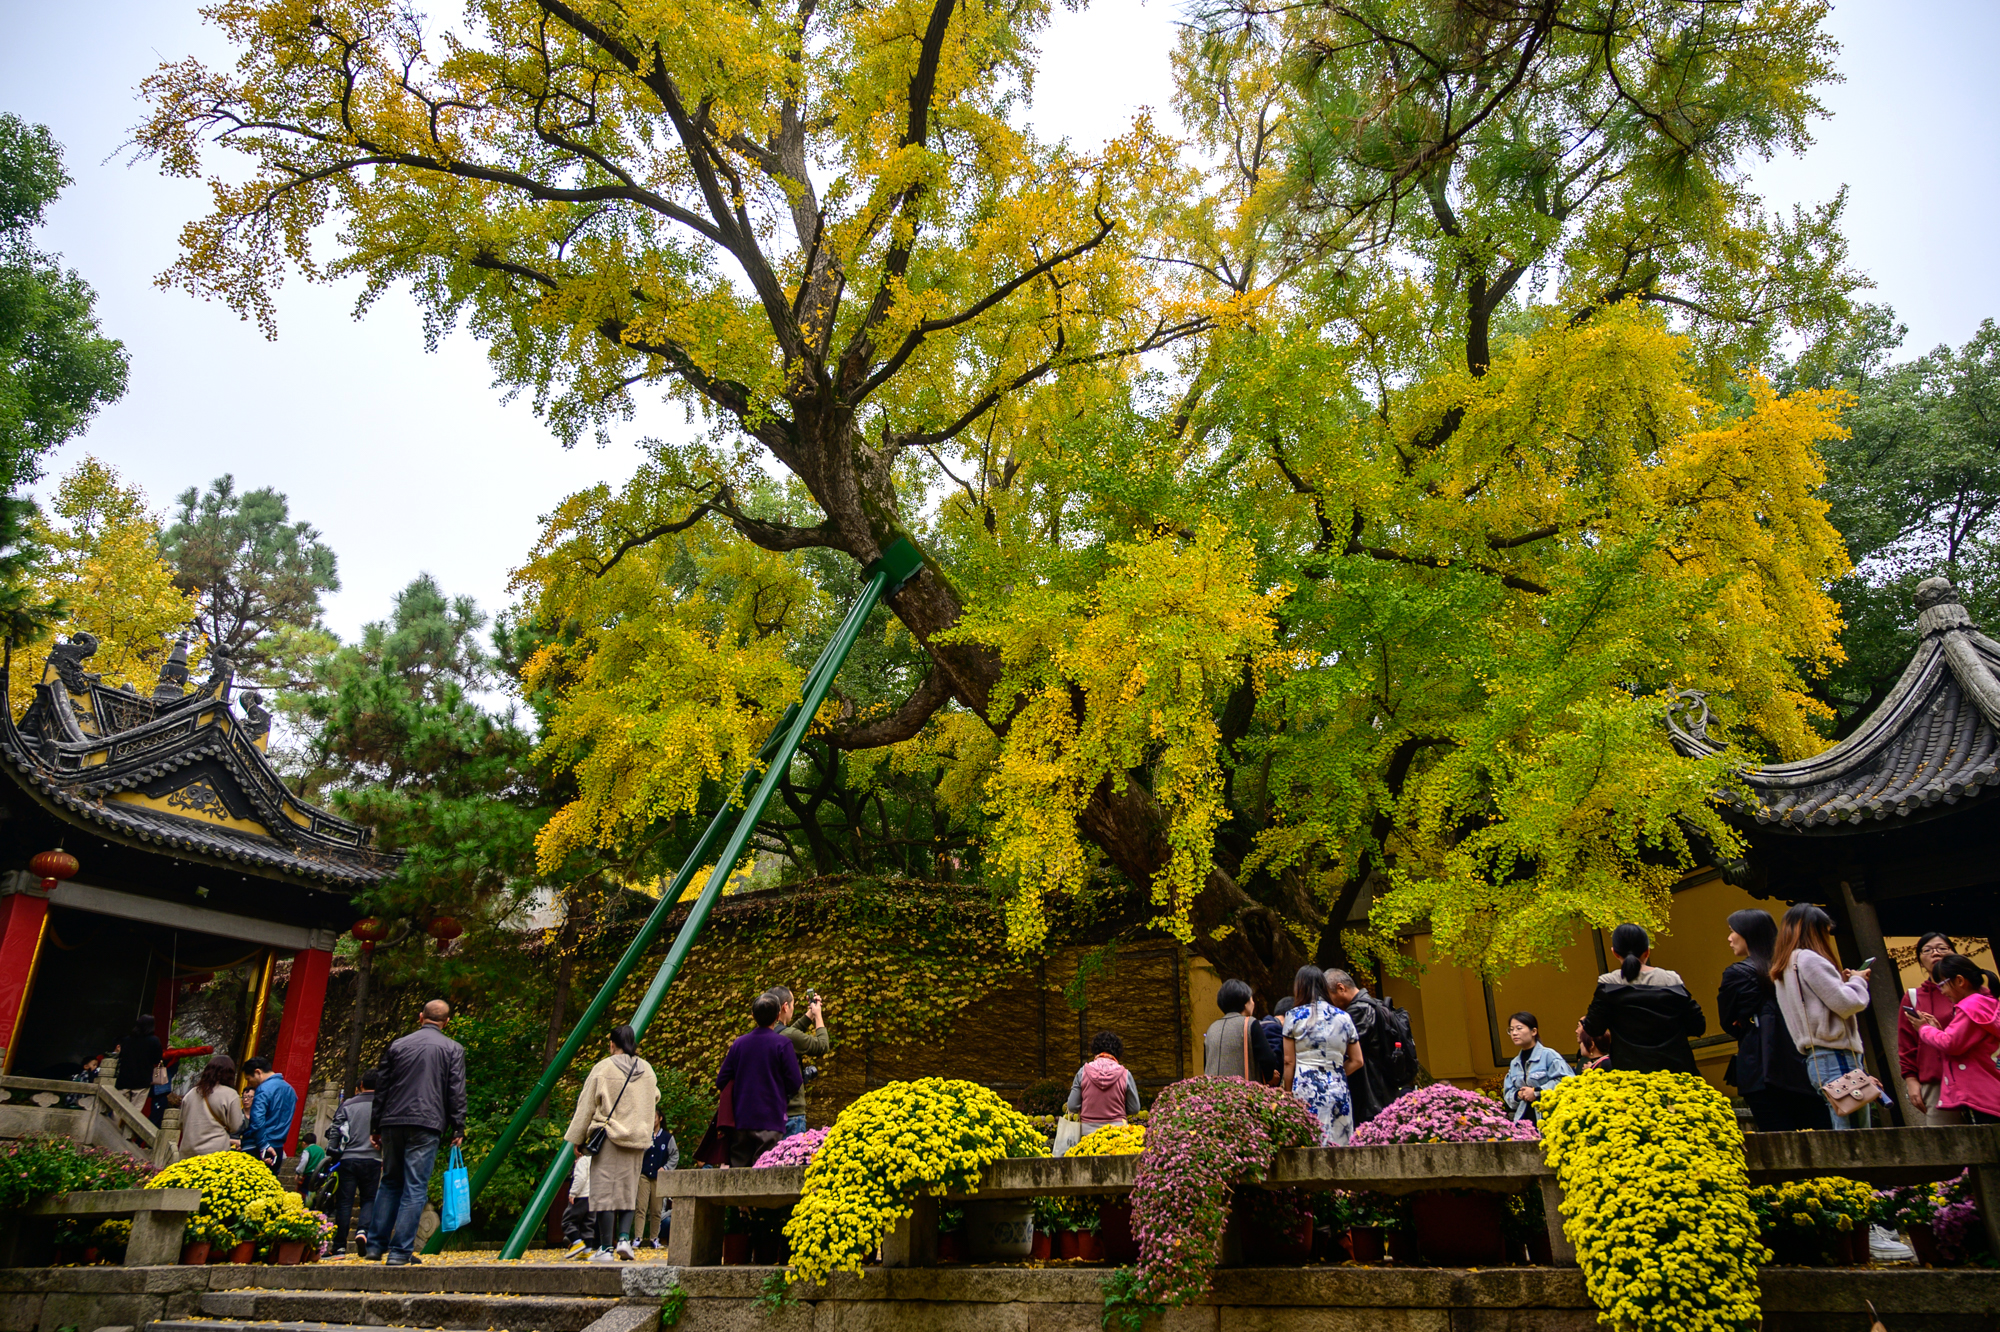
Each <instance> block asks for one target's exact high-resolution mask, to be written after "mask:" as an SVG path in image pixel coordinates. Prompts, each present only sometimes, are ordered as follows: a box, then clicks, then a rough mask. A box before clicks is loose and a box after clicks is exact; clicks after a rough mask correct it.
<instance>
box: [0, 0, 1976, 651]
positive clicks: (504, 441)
mask: <svg viewBox="0 0 2000 1332" xmlns="http://www.w3.org/2000/svg"><path fill="white" fill-rule="evenodd" d="M1177 12H1178V10H1177V9H1176V8H1174V6H1173V3H1172V0H1151V2H1150V3H1140V0H1100V3H1097V4H1094V5H1092V6H1091V8H1090V9H1088V10H1087V11H1085V12H1083V13H1081V14H1071V13H1068V12H1066V11H1059V17H1058V20H1057V22H1056V25H1055V27H1054V29H1053V30H1052V31H1051V32H1050V33H1048V34H1047V35H1046V37H1045V39H1044V41H1043V43H1042V46H1043V52H1044V56H1043V61H1042V71H1041V75H1040V86H1039V89H1038V94H1037V99H1036V104H1035V108H1034V110H1033V113H1032V114H1031V116H1030V119H1032V120H1033V121H1034V122H1035V123H1036V124H1037V125H1039V126H1041V127H1042V128H1043V129H1044V130H1045V131H1054V132H1058V133H1068V134H1070V135H1071V136H1072V137H1073V138H1075V139H1077V140H1078V141H1080V142H1092V143H1095V142H1101V141H1102V140H1103V139H1104V138H1105V137H1107V136H1108V135H1109V134H1110V133H1113V132H1115V131H1116V130H1117V129H1119V128H1122V126H1123V125H1124V124H1126V123H1128V122H1129V120H1130V118H1131V116H1132V114H1133V112H1134V111H1135V110H1136V109H1137V108H1138V107H1139V106H1142V105H1150V106H1153V107H1155V108H1157V109H1160V110H1161V111H1164V110H1165V108H1166V105H1167V100H1168V96H1169V93H1170V91H1171V84H1170V80H1169V76H1168V70H1167V61H1166V53H1167V50H1168V48H1169V46H1170V45H1171V43H1172V40H1173V20H1174V16H1175V15H1176V13H1177ZM1832 29H1833V32H1834V34H1835V36H1836V37H1837V38H1838V39H1839V40H1840V42H1841V44H1842V46H1843V47H1844V51H1843V54H1842V56H1841V61H1840V64H1841V68H1842V69H1843V71H1844V72H1845V74H1846V80H1847V81H1846V82H1845V83H1844V84H1842V85H1839V86H1836V87H1833V88H1831V89H1829V90H1827V93H1826V101H1827V103H1828V106H1829V108H1830V109H1831V110H1832V111H1833V112H1834V118H1833V119H1832V120H1831V121H1829V122H1824V123H1823V124H1822V127H1821V129H1820V131H1819V134H1818V140H1819V141H1818V143H1817V144H1816V145H1815V147H1814V148H1813V150H1812V151H1811V152H1810V153H1808V154H1807V155H1806V156H1805V157H1804V158H1803V159H1797V160H1789V161H1783V162H1777V163H1772V164H1770V165H1769V166H1767V167H1766V168H1764V169H1763V170H1761V171H1760V172H1759V173H1758V181H1759V183H1760V185H1761V186H1762V187H1763V189H1764V191H1765V193H1766V195H1767V197H1768V198H1769V199H1770V200H1771V202H1772V203H1774V204H1790V203H1792V202H1809V201H1816V200H1819V199H1823V198H1826V197H1828V196H1830V195H1831V194H1832V193H1833V192H1834V191H1835V190H1836V189H1838V188H1839V187H1840V186H1841V185H1842V184H1843V183H1844V184H1846V185H1848V186H1849V187H1850V188H1851V197H1850V204H1849V210H1848V215H1847V230H1848V235H1849V236H1850V238H1851V240H1852V244H1853V260H1854V262H1855V263H1856V265H1858V266H1859V267H1860V268H1862V269H1863V270H1864V271H1866V272H1868V273H1869V274H1870V275H1871V276H1873V278H1874V279H1875V281H1876V284H1877V286H1876V291H1875V292H1874V293H1873V296H1872V299H1875V300H1881V301H1887V302H1888V303H1890V304H1891V305H1893V306H1895V308H1896V310H1897V312H1898V313H1899V315H1900V316H1901V317H1902V319H1903V320H1904V322H1906V323H1907V324H1909V326H1910V330H1911V332H1910V339H1909V342H1908V344H1906V347H1905V351H1906V352H1913V351H1916V350H1923V349H1928V348H1929V347H1931V346H1934V345H1936V344H1938V343H1940V342H1950V343H1953V344H1956V343H1961V342H1963V341H1964V340H1965V339H1966V338H1967V337H1968V336H1970V335H1971V333H1972V332H1973V330H1974V329H1975V328H1976V327H1977V326H1978V323H1979V321H1980V320H1981V319H1983V318H1986V317H1988V316H1996V317H2000V272H1996V270H1995V268H1994V266H1993V265H1991V264H1990V263H1987V262H1985V261H1984V258H1983V253H1982V251H1983V246H1982V242H1983V240H1984V233H1986V232H1987V231H1988V230H1989V229H1990V227H1991V224H1992V219H1993V218H1994V217H1996V216H2000V172H1996V154H1995V148H1994V145H1995V144H1996V142H2000V82H1996V81H1995V80H1994V79H1993V78H1992V77H1991V74H1990V70H1989V69H1988V68H1987V65H1988V63H1989V62H1990V58H1991V52H1992V51H1994V50H1995V49H1996V48H2000V4H1995V3H1993V0H1922V2H1920V3H1913V2H1912V0H1903V2H1902V3H1893V2H1892V0H1852V2H1851V3H1844V4H1839V5H1837V6H1836V8H1835V11H1834V16H1833V20H1832ZM190 54H193V55H198V56H200V57H202V58H204V59H205V60H208V61H210V62H211V63H218V64H222V63H227V61H228V56H227V54H226V52H225V51H224V50H223V49H222V47H221V44H220V43H219V41H218V40H217V38H216V37H215V35H214V34H213V32H212V31H210V30H209V29H206V28H204V27H203V26H202V24H201V22H200V20H199V17H198V15H197V7H196V5H195V4H193V3H188V2H187V0H70V2H69V3H65V4H46V3H29V0H0V110H5V111H12V112H14V113H16V114H18V115H21V116H23V117H25V118H27V119H29V120H31V121H38V122H41V123H44V124H47V125H49V126H50V127H51V128H52V129H53V130H54V131H55V134H56V136H57V137H58V138H59V139H61V140H62V141H63V143H64V145H65V146H66V148H67V150H68V162H69V170H70V174H71V175H72V176H74V177H75V178H76V184H75V185H73V186H72V187H71V188H70V190H69V191H68V192H67V193H66V194H65V195H64V197H63V198H62V200H61V201H60V202H59V203H58V204H57V205H56V206H55V208H54V209H53V211H52V215H51V218H50V222H49V225H48V226H47V227H45V228H44V229H43V231H42V233H41V245H42V247H43V248H45V249H49V250H54V251H58V252H60V253H62V254H63V255H64V257H65V259H66V261H67V262H68V263H69V264H70V265H71V266H73V267H74V268H76V269H77V270H78V271H79V272H80V273H82V275H83V276H84V277H85V278H86V279H88V280H89V281H90V282H91V284H92V285H93V286H95V287H96V289H97V291H98V294H99V307H98V308H99V314H100V317H101V320H102V323H103V326H104V328H105V329H106V331H107V332H109V333H110V334H111V335H112V336H114V337H118V338H122V339H124V341H125V344H126V347H127V348H128V349H129V351H130V353H131V356H132V377H131V387H130V390H129V391H128V392H127V394H126V396H125V397H124V398H123V399H122V400H121V401H120V402H118V403H116V404H114V405H113V406H112V407H110V408H109V409H107V410H106V411H104V412H103V413H102V414H101V415H100V416H99V417H98V418H97V420H96V422H95V423H94V425H93V426H92V428H91V429H90V431H89V432H88V433H87V434H86V435H85V436H84V437H83V438H81V439H79V440H77V441H73V442H72V443H71V444H70V445H68V446H67V447H65V448H64V449H63V450H62V451H61V452H60V453H59V454H58V455H57V456H56V457H55V458H54V459H53V460H52V462H51V463H50V466H49V471H50V473H51V474H52V475H57V474H60V473H61V472H62V471H64V470H66V469H67V468H68V467H69V466H70V465H71V464H72V463H73V461H74V460H75V459H76V458H77V457H79V456H81V455H82V454H83V453H86V452H88V453H94V454H96V455H97V456H99V457H100V458H103V459H104V460H105V461H107V462H109V463H111V464H112V465H113V466H115V467H117V468H118V469H119V470H120V471H122V472H123V473H124V474H125V476H126V477H127V479H128V480H131V481H134V482H137V483H139V484H140V485H142V486H144V487H145V489H146V490H147V492H148V494H149V495H150V496H151V498H152V500H153V502H154V504H155V505H156V506H157V507H162V508H164V507H165V506H166V505H167V504H168V503H169V502H170V500H171V499H172V497H173V496H174V495H176V494H178V493H179V492H180V491H181V490H183V489H185V488H187V487H189V486H192V485H206V483H207V482H208V481H209V480H211V479H212V478H213V477H215V476H217V475H219V474H221V473H223V472H231V473H233V474H234V475H235V477H236V479H237V483H238V485H239V486H240V487H243V488H253V487H257V486H265V485H270V486H276V487H277V488H279V489H280V490H283V491H284V492H286V493H287V494H288V495H289V496H290V497H291V501H292V511H293V514H294V516H295V517H302V518H305V519H307V520H309V521H311V522H312V523H314V524H315V525H316V526H318V527H320V528H321V529H322V530H323V531H324V532H325V534H326V540H327V541H328V542H329V543H330V544H331V545H332V546H333V548H334V549H335V551H336V552H337V553H338V554H339V557H340V572H341V578H342V583H343V586H342V590H341V591H340V592H339V593H338V594H336V595H334V596H333V597H332V598H330V599H329V603H328V608H327V612H328V613H327V619H328V622H329V624H330V625H331V626H332V627H333V628H334V629H335V630H336V631H337V632H339V633H340V634H341V635H342V636H343V637H346V636H351V635H353V634H354V633H355V632H356V631H357V630H358V629H359V627H360V626H361V625H362V624H363V623H364V622H366V621H368V620H371V619H376V618H379V617H381V616H382V615H383V614H384V613H386V611H387V609H388V605H389V599H390V597H391V596H392V595H393V594H394V593H395V592H396V591H397V590H398V589H400V588H401V587H402V586H403V585H404V584H406V583H407V582H408V581H409V580H410V579H411V578H412V577H414V576H415V575H416V574H417V573H419V572H422V571H428V572H429V573H431V574H433V575H435V576H436V577H437V579H438V580H439V581H440V582H441V583H442V584H443V586H444V588H445V589H446V591H447V592H451V593H454V594H456V593H471V594H472V595H474V596H476V597H477V598H478V599H479V601H480V604H481V605H482V606H484V607H486V608H487V609H488V610H492V609H496V608H498V607H499V606H501V605H502V604H504V602H505V599H506V597H505V587H506V581H507V573H508V570H509V569H511V568H512V567H514V566H515V565H516V564H518V563H520V562H521V560H522V558H523V556H524V555H525V554H526V552H527V550H528V547H529V545H530V543H531V542H532V541H533V540H534V537H535V534H536V532H537V530H538V527H537V522H536V520H537V518H538V516H539V515H541V514H542V513H545V512H546V511H547V510H548V509H549V508H550V507H551V506H552V505H553V503H554V502H555V501H556V500H557V499H558V498H560V497H561V496H562V495H564V494H567V493H569V492H570V491H573V490H576V489H580V488H582V487H584V486H587V485H590V484H592V483H594V482H596V481H599V480H611V481H617V480H619V479H622V478H623V477H624V476H626V475H628V474H629V473H630V471H631V470H632V468H633V467H634V466H635V465H636V463H637V460H638V455H637V452H636V450H635V449H634V448H633V447H632V444H631V441H633V440H635V439H637V438H639V437H640V436H642V435H645V434H648V433H651V434H660V435H669V434H672V433H675V432H677V431H678V430H679V429H681V418H680V414H679V412H678V411H677V410H674V409H669V408H666V407H659V406H656V407H653V408H652V409H650V410H649V411H647V412H645V413H644V414H642V416H641V418H640V419H639V420H638V421H636V422H634V423H633V424H632V425H631V426H629V427H626V428H624V429H622V430H621V431H620V432H619V438H618V442H616V443H614V444H613V445H612V446H611V447H609V448H605V449H599V448H597V447H595V446H593V445H589V444H584V445H580V446H579V447H578V448H576V449H575V450H573V451H571V452H568V453H565V452H564V451H563V450H562V449H561V447H560V446H559V445H558V444H557V443H556V442H555V440H554V438H553V437H552V436H551V435H550V434H549V433H548V431H547V430H546V429H544V428H543V426H542V425H541V423H540V422H539V421H537V420H536V418H535V416H534V414H533V412H532V411H531V410H530V408H529V406H528V405H527V404H526V403H525V402H520V401H516V402H513V403H507V404H503V403H502V402H501V401H500V395H499V393H498V392H497V391H496V390H494V389H493V388H492V386H491V381H490V375H489V374H488V372H487V367H486V363H485V357H484V352H483V349H482V348H481V347H480V346H479V345H477V344H475V343H474V342H473V341H472V339H470V338H468V337H465V336H462V335H461V336H457V337H454V338H452V339H450V340H449V341H447V342H446V343H445V344H444V346H443V347H442V348H441V350H440V351H439V352H438V353H436V354H434V355H433V354H427V353H426V352H425V351H424V347H423V339H422V332H421V329H420V327H419V324H418V319H417V316H416V313H415V310H414V308H413V307H412V305H411V304H410V303H409V301H408V300H407V299H405V298H403V297H402V296H400V295H398V296H393V297H390V298H386V299H385V300H384V301H383V302H382V303H380V304H379V305H378V306H377V307H376V308H375V309H374V310H373V311H372V312H371V313H370V314H369V315H368V316H367V317H366V319H365V320H363V321H361V322H358V323H357V322H355V321H354V320H353V319H352V318H351V317H350V311H351V306H352V302H353V292H352V290H351V289H349V290H339V289H332V290H329V289H326V288H318V287H310V288H309V287H307V286H305V285H303V284H300V283H296V282H295V283H293V284H292V285H290V286H289V287H287V289H286V290H285V292H284V294H283V296H282V298H281V300H280V304H279V321H280V329H279V338H278V340H277V341H276V342H266V341H265V340H264V338H263V337H262V335H261V334H260V333H259V332H258V331H257V330H256V328H255V327H254V326H252V325H249V324H245V323H241V322H239V321H238V320H237V319H236V317H235V316H234V315H233V314H231V313H230V312H229V311H228V310H227V309H225V308H223V307H221V306H217V305H208V304H203V303H201V302H199V301H195V300H193V299H190V298H189V297H186V296H184V295H180V294H178V293H173V292H166V291H161V290H159V289H157V288H155V287H154V286H153V285H152V278H153V277H154V275H155V274H157V273H159V272H160V271H161V270H162V269H164V268H165V267H166V266H167V265H168V264H169V263H170V262H172V259H173V256H174V249H175V243H176V236H177V233H178V231H179V228H180V226H181V224H182V223H183V222H185V221H187V220H189V219H191V218H193V217H195V216H197V215H199V214H200V212H201V211H202V207H203V191H202V190H201V188H200V187H199V186H198V185H196V184H192V183H189V182H184V181H170V180H167V179H165V178H163V177H161V176H159V175H158V174H157V173H156V172H155V171H154V170H153V169H152V168H151V167H150V166H148V165H145V164H141V165H138V166H131V167H128V166H126V165H125V163H124V159H123V157H122V156H121V155H120V154H119V153H118V151H117V150H118V146H119V144H120V143H122V142H123V141H124V139H125V137H126V132H127V131H128V130H129V128H130V126H131V125H132V124H133V123H134V122H136V121H137V120H138V119H139V116H140V106H139V103H138V102H137V100H136V89H137V85H138V82H139V80H140V79H141V78H143V77H144V76H145V75H146V74H147V73H149V72H150V71H151V70H152V69H153V68H154V66H156V65H157V64H158V63H159V62H160V61H162V60H167V59H178V58H180V57H183V56H186V55H190Z"/></svg>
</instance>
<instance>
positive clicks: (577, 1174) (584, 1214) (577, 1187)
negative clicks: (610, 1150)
mask: <svg viewBox="0 0 2000 1332" xmlns="http://www.w3.org/2000/svg"><path fill="white" fill-rule="evenodd" d="M562 1233H563V1238H564V1239H566V1240H568V1241H569V1242H570V1245H569V1248H567V1249H565V1250H563V1257H565V1258H587V1257H589V1256H590V1251H591V1249H592V1248H594V1247H595V1244H596V1235H597V1227H596V1225H595V1224H594V1221H593V1218H592V1217H591V1214H590V1158H589V1157H587V1156H579V1157H577V1158H576V1169H574V1170H572V1171H570V1174H569V1206H568V1207H566V1208H564V1209H563V1218H562Z"/></svg>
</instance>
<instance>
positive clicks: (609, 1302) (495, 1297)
mask: <svg viewBox="0 0 2000 1332" xmlns="http://www.w3.org/2000/svg"><path fill="white" fill-rule="evenodd" d="M617 1304H618V1300H617V1298H616V1297H613V1296H590V1295H568V1294H565V1295H516V1294H494V1293H480V1294H471V1293H467V1292H443V1291H384V1290H270V1289H249V1290H212V1291H209V1292H208V1293H207V1294H205V1295H203V1296H202V1297H201V1312H202V1314H203V1315H204V1316H206V1317H209V1318H219V1319H231V1320H235V1321H237V1322H244V1323H252V1322H254V1323H259V1324H267V1323H273V1322H277V1323H331V1324H341V1325H355V1326H364V1327H365V1326H374V1327H378V1328H379V1327H381V1326H383V1325H385V1324H389V1325H394V1326H396V1327H408V1328H479V1329H484V1328H496V1329H498V1328H505V1329H507V1332H584V1329H585V1328H587V1327H589V1326H590V1325H591V1324H592V1323H594V1322H596V1321H597V1320H598V1319H599V1318H601V1317H602V1316H604V1315H605V1314H606V1313H608V1312H610V1311H611V1310H612V1309H613V1308H615V1307H616V1306H617Z"/></svg>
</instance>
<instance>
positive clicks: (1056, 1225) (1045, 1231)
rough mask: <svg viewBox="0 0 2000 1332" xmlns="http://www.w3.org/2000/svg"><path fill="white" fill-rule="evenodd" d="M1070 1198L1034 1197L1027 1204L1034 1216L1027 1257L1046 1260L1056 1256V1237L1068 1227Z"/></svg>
mask: <svg viewBox="0 0 2000 1332" xmlns="http://www.w3.org/2000/svg"><path fill="white" fill-rule="evenodd" d="M1074 1202H1075V1200H1074V1199H1070V1198H1035V1199H1032V1200H1030V1203H1029V1206H1030V1208H1031V1209H1032V1210H1033V1212H1034V1217H1035V1238H1034V1239H1033V1240H1031V1241H1030V1242H1029V1247H1028V1257H1029V1258H1031V1259H1034V1260H1035V1261H1037V1262H1046V1261H1048V1260H1049V1259H1050V1258H1053V1257H1056V1256H1057V1255H1056V1237H1057V1236H1058V1235H1060V1234H1061V1233H1062V1232H1063V1231H1065V1230H1068V1229H1070V1228H1071V1227H1070V1209H1071V1208H1072V1206H1073V1205H1074Z"/></svg>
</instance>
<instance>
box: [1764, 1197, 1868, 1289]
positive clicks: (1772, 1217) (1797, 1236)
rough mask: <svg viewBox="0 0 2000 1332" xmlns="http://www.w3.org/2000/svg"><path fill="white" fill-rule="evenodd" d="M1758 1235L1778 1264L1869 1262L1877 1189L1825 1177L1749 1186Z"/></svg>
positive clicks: (1802, 1264)
mask: <svg viewBox="0 0 2000 1332" xmlns="http://www.w3.org/2000/svg"><path fill="white" fill-rule="evenodd" d="M1750 1208H1751V1211H1752V1212H1753V1213H1754V1214H1755V1215H1756V1218H1757V1237H1758V1239H1760V1240H1761V1241H1763V1243H1765V1244H1766V1245H1768V1246H1769V1247H1770V1249H1771V1253H1772V1260H1773V1261H1774V1262H1777V1263H1780V1264H1783V1265H1787V1266H1793V1267H1809V1266H1824V1265H1826V1264H1828V1263H1835V1264H1847V1265H1854V1264H1866V1263H1867V1261H1868V1224H1869V1222H1870V1220H1871V1219H1873V1217H1874V1216H1875V1213H1876V1209H1877V1204H1876V1201H1875V1191H1874V1190H1873V1189H1871V1188H1869V1187H1868V1186H1867V1185H1866V1184H1862V1183H1860V1182H1859V1181H1856V1180H1851V1179H1841V1178H1839V1177H1837V1176H1832V1175H1825V1176H1821V1177H1819V1178H1816V1179H1794V1180H1790V1181H1787V1182H1786V1183H1783V1184H1771V1185H1766V1186H1764V1187H1762V1188H1754V1189H1752V1190H1750Z"/></svg>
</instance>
